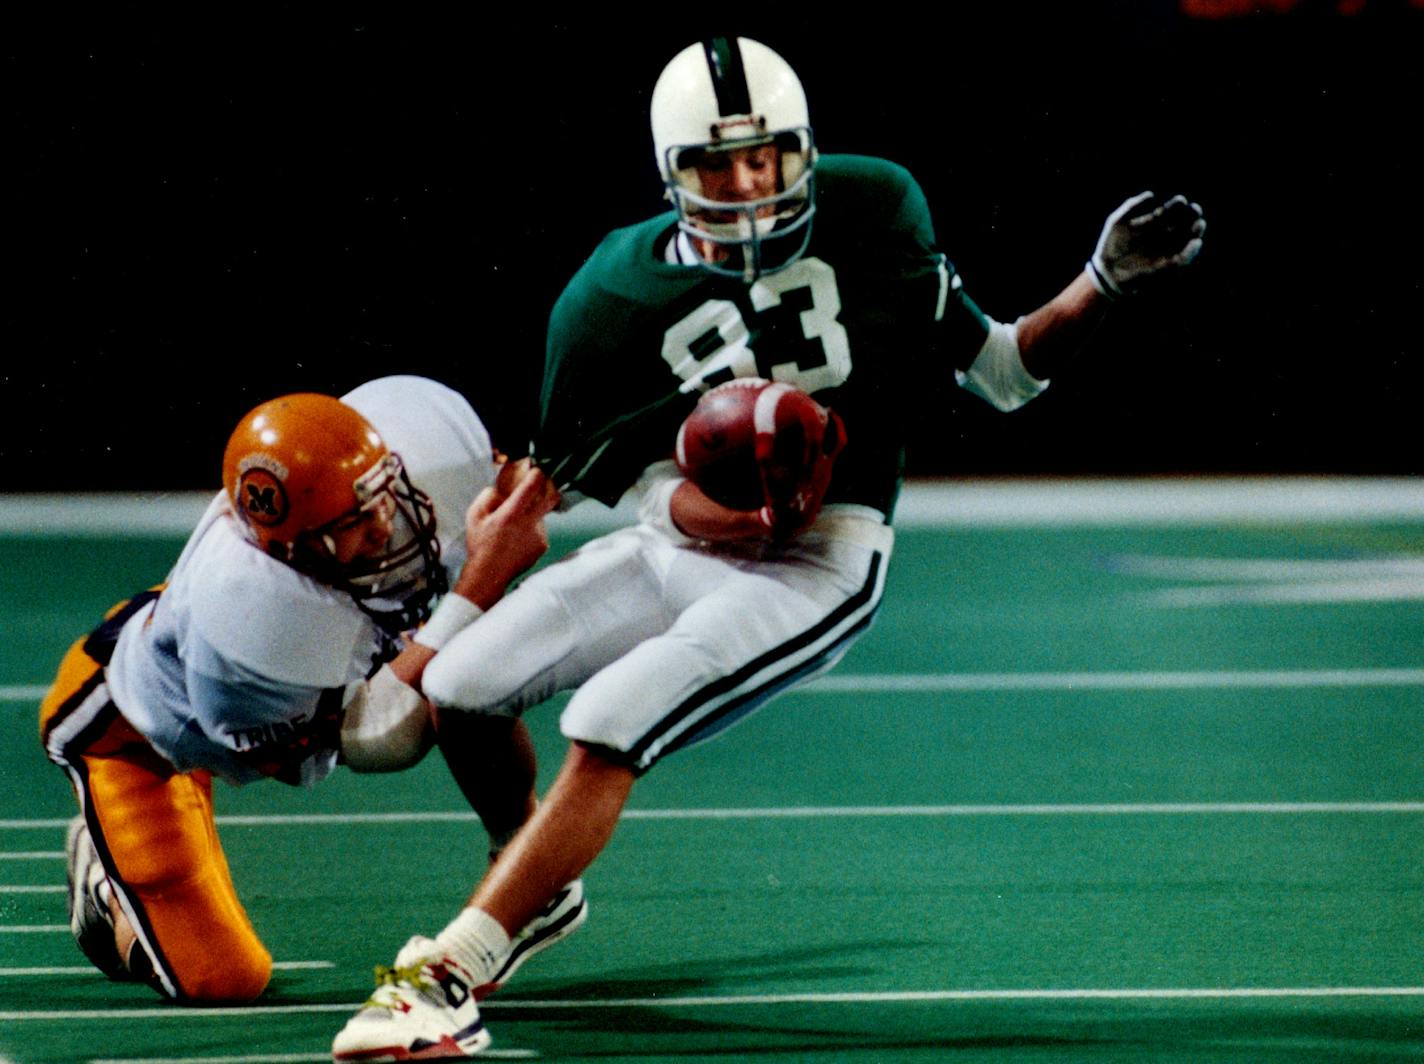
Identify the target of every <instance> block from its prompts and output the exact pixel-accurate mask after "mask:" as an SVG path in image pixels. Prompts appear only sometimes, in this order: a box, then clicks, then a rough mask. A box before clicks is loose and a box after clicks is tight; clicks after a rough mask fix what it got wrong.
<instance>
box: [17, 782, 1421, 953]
mask: <svg viewBox="0 0 1424 1064" xmlns="http://www.w3.org/2000/svg"><path fill="white" fill-rule="evenodd" d="M1340 813H1348V814H1359V815H1373V816H1379V815H1401V814H1404V815H1416V814H1419V813H1424V801H1395V802H1072V803H1029V804H1021V805H987V804H983V805H970V804H964V805H811V806H761V807H758V806H749V807H744V808H737V807H733V808H724V809H627V810H624V812H623V819H624V820H630V821H637V820H768V819H823V818H831V817H986V816H1211V815H1258V816H1320V815H1328V814H1340ZM477 819H478V818H477V817H476V816H475V814H474V813H470V812H403V813H401V812H393V813H287V814H276V813H274V814H261V815H237V816H220V817H218V818H217V822H218V823H219V824H221V825H226V826H235V827H300V826H314V827H320V826H332V827H343V826H348V825H354V824H448V823H471V822H474V821H476V820H477ZM68 823H69V821H68V820H65V819H61V818H54V819H41V820H0V830H5V829H12V830H27V829H33V828H54V829H59V828H63V827H64V826H65V825H67V824H68ZM0 930H4V929H3V928H0Z"/></svg>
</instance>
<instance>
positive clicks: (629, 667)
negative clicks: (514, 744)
mask: <svg viewBox="0 0 1424 1064" xmlns="http://www.w3.org/2000/svg"><path fill="white" fill-rule="evenodd" d="M893 542H894V534H893V532H892V530H891V529H890V527H889V526H888V525H885V524H883V523H881V522H879V521H876V520H872V519H869V518H866V517H862V516H859V515H841V514H834V513H825V514H822V516H821V518H820V519H819V520H818V521H817V523H816V525H815V526H814V527H813V528H812V529H811V530H810V531H808V532H807V533H804V534H803V535H802V536H801V537H799V538H798V539H797V540H796V541H795V542H793V543H791V544H789V545H786V546H784V547H778V548H770V547H765V546H756V547H747V548H742V549H728V548H718V549H713V548H711V547H708V546H703V545H694V546H680V545H677V544H674V543H672V542H670V541H669V540H668V539H667V538H666V537H665V536H663V535H662V534H661V533H659V532H657V531H656V530H654V529H653V528H652V527H650V526H648V525H636V526H633V527H631V528H624V529H620V530H619V531H617V532H614V533H611V534H610V535H606V536H603V537H601V538H599V539H596V540H593V541H592V542H590V543H588V544H587V545H586V546H584V547H583V548H581V549H580V550H578V551H576V552H575V553H573V554H571V555H570V556H569V557H567V558H565V559H563V560H561V561H558V562H556V563H554V564H553V565H550V566H548V567H547V568H545V569H543V570H541V571H540V572H537V573H535V574H534V575H533V576H531V577H529V579H527V580H526V581H525V582H524V583H523V584H522V585H521V586H519V587H518V588H517V589H516V590H514V591H513V592H511V593H510V594H509V595H507V596H506V597H505V598H504V599H503V600H501V601H500V602H499V603H498V604H496V605H495V606H494V607H493V608H492V609H491V610H490V611H489V612H488V613H486V614H485V615H484V616H482V617H481V618H480V619H479V620H477V621H476V622H475V623H474V624H473V625H471V626H470V627H469V628H467V629H465V630H464V631H463V632H461V633H460V634H459V635H458V636H456V637H455V638H454V639H452V640H451V641H450V642H449V643H448V644H446V646H445V647H444V648H443V649H442V650H441V651H440V653H439V654H438V655H437V656H436V657H435V660H434V661H432V662H431V664H430V665H429V667H428V668H427V669H426V671H425V675H424V678H423V680H422V687H423V688H424V690H425V693H426V696H427V697H428V698H429V699H430V700H431V701H432V702H433V703H435V704H436V705H438V706H441V707H444V708H458V709H465V710H469V711H471V712H476V713H488V714H499V715H518V714H521V713H523V712H524V710H525V709H527V708H528V707H529V706H532V705H536V704H538V703H540V702H543V701H544V700H545V699H547V698H549V697H550V696H552V695H553V694H555V693H556V692H558V691H565V690H570V689H572V688H578V692H577V693H576V694H575V695H574V697H573V699H572V700H571V701H570V702H569V704H568V707H567V708H566V709H565V710H564V714H563V717H562V718H561V720H560V724H561V727H562V729H563V733H564V735H566V736H567V737H568V738H570V739H574V740H578V741H580V742H584V743H589V744H592V745H594V746H597V747H600V748H602V749H603V750H604V752H605V753H606V754H608V755H609V756H611V757H613V758H614V759H615V760H617V761H619V762H620V763H623V764H627V765H628V766H629V767H631V768H633V769H634V770H635V771H637V772H639V773H641V772H645V771H646V770H647V769H648V768H649V767H651V766H652V764H653V763H654V762H655V761H657V760H658V759H659V758H660V757H662V756H664V755H666V754H668V753H671V752H672V751H674V750H679V749H681V748H683V747H686V746H690V745H692V744H693V743H696V742H700V741H701V740H703V739H706V738H709V737H710V736H712V735H715V734H716V733H718V732H720V731H721V730H723V729H724V728H727V727H728V726H730V725H731V724H734V723H735V722H736V721H738V720H740V719H741V718H742V717H744V716H746V715H747V714H748V713H750V712H751V711H753V710H755V709H757V708H759V707H760V706H761V705H762V704H763V703H765V702H766V701H767V700H768V699H770V698H772V697H773V696H775V695H777V694H779V693H781V692H782V691H784V690H786V689H787V688H788V687H790V686H792V685H793V684H795V683H798V682H800V681H801V680H804V679H807V678H808V677H811V676H814V675H816V674H817V673H820V672H824V671H825V670H826V669H829V668H830V667H831V666H832V665H834V664H835V663H836V662H837V661H839V660H840V658H841V656H842V655H843V654H845V652H846V651H847V650H848V649H849V648H850V645H851V644H852V643H853V642H854V641H855V639H856V638H857V637H858V636H859V635H860V634H861V633H862V632H864V631H865V630H866V629H867V628H868V627H869V626H870V623H871V621H872V620H873V618H874V616H875V612H876V609H877V608H878V607H879V605H880V598H881V595H882V593H883V591H884V587H885V571H886V566H887V564H888V562H889V560H890V552H891V548H892V545H893Z"/></svg>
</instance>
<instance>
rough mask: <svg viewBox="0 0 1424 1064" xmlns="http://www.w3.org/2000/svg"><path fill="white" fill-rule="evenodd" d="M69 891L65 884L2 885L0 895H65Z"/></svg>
mask: <svg viewBox="0 0 1424 1064" xmlns="http://www.w3.org/2000/svg"><path fill="white" fill-rule="evenodd" d="M68 889H69V888H68V887H66V886H65V885H64V884H63V883H35V884H28V883H26V884H18V883H0V894H63V893H65V891H67V890H68Z"/></svg>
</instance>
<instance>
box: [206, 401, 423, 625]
mask: <svg viewBox="0 0 1424 1064" xmlns="http://www.w3.org/2000/svg"><path fill="white" fill-rule="evenodd" d="M223 486H224V488H225V489H226V491H227V497H228V500H229V502H230V503H231V504H232V508H233V512H234V513H235V514H236V515H237V520H238V526H239V527H240V528H241V530H242V533H243V535H244V536H246V537H247V539H248V540H249V541H251V542H252V543H253V544H254V545H256V546H257V547H259V548H261V549H262V550H263V551H265V552H266V553H268V554H270V555H271V556H272V557H274V558H276V559H278V560H279V561H283V562H286V563H287V564H288V565H290V566H292V567H293V568H294V569H297V570H298V571H300V572H303V573H305V574H306V575H308V576H311V577H313V578H314V579H317V580H320V581H321V582H322V583H325V584H329V585H331V586H332V587H336V588H338V589H340V590H342V591H345V592H347V593H348V594H350V595H351V596H352V598H354V599H355V600H356V603H357V605H358V606H360V607H361V608H362V609H363V610H365V611H366V612H367V613H368V614H369V615H370V616H371V617H372V618H373V619H374V620H376V621H377V622H378V623H380V624H381V625H382V626H383V627H386V628H387V629H389V630H391V631H403V630H405V629H408V628H410V627H413V626H414V625H415V624H416V623H418V622H419V621H420V620H422V619H424V616H426V615H427V614H428V612H429V605H430V600H431V599H432V598H434V596H435V595H437V594H439V593H441V592H443V591H444V590H445V574H444V570H443V569H442V568H441V567H440V564H439V562H440V543H439V540H438V539H436V535H435V511H434V507H433V506H432V505H431V503H430V499H429V497H428V496H426V495H425V494H424V493H423V492H421V491H420V490H419V489H417V488H416V487H415V486H414V485H413V484H411V482H410V478H409V476H408V475H407V474H406V471H405V468H404V466H403V465H402V464H401V460H400V456H399V455H396V454H393V453H392V452H391V451H390V449H389V448H388V447H387V446H386V443H385V440H383V439H382V438H381V434H380V433H379V432H377V431H376V428H375V426H374V425H372V424H371V423H370V422H369V421H367V420H366V419H365V418H364V417H362V416H361V414H359V413H358V412H357V411H355V410H354V409H352V408H351V407H349V406H347V405H346V404H345V403H343V402H341V401H340V400H339V399H334V398H332V397H331V396H329V395H319V394H315V393H309V392H303V393H298V394H294V395H284V396H281V397H279V398H277V399H272V400H269V401H268V402H265V403H262V404H261V405H259V406H257V407H256V408H255V409H253V410H251V411H250V412H248V414H247V415H246V416H245V417H244V418H243V419H242V420H241V421H240V422H238V425H237V428H236V429H235V430H234V431H233V433H232V436H231V437H230V438H229V439H228V443H227V449H226V450H225V451H224V453H223ZM376 508H387V509H389V511H390V512H391V514H392V515H393V519H392V534H391V536H390V539H389V540H388V541H387V543H386V546H385V548H384V549H383V550H381V551H379V552H377V553H375V554H370V555H362V556H360V557H357V558H355V559H353V560H351V561H349V562H346V563H344V564H343V563H340V562H338V561H337V560H336V558H335V557H334V555H333V541H332V538H331V535H332V532H333V531H334V530H335V528H336V527H337V526H338V525H339V524H340V523H341V522H343V521H345V520H348V519H350V518H352V517H355V516H359V515H360V514H362V513H365V512H368V511H371V510H374V509H376Z"/></svg>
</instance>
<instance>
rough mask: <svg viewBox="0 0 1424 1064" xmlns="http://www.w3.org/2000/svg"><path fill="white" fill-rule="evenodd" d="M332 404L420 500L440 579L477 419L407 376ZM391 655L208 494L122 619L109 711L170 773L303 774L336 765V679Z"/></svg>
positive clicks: (486, 469) (308, 777)
mask: <svg viewBox="0 0 1424 1064" xmlns="http://www.w3.org/2000/svg"><path fill="white" fill-rule="evenodd" d="M342 401H343V402H345V403H347V404H348V405H349V406H351V407H353V408H355V409H356V410H358V411H360V413H361V414H362V415H364V416H365V417H366V419H367V420H368V421H370V422H371V424H372V425H374V426H375V427H376V429H377V431H379V432H380V433H381V435H382V437H383V438H384V439H385V441H386V444H387V446H388V447H389V448H390V449H391V450H392V451H393V452H395V453H396V454H398V455H400V457H401V460H402V462H403V463H404V465H405V468H406V471H407V473H408V474H409V476H410V479H411V482H412V483H413V484H414V485H415V486H416V487H417V488H419V489H420V490H421V491H423V492H424V493H425V494H426V495H427V496H429V498H430V500H431V502H432V504H433V505H434V508H435V520H436V535H437V538H438V539H439V541H440V558H441V563H442V565H443V566H444V567H445V569H446V570H447V573H448V574H449V577H450V579H451V580H453V579H454V576H455V575H456V574H457V573H458V571H459V567H460V565H461V564H462V563H463V562H464V558H465V539H464V516H465V511H466V509H468V507H469V505H470V503H471V502H472V501H473V500H474V498H475V496H476V495H477V494H479V492H480V491H481V490H483V489H484V488H485V487H488V486H489V485H491V484H492V483H493V482H494V475H495V470H496V467H495V465H494V460H493V451H492V448H491V445H490V440H489V434H488V432H487V431H486V430H485V427H484V425H483V424H482V423H481V422H480V420H479V418H478V417H477V416H476V414H475V412H474V411H473V410H472V409H471V408H470V405H469V403H468V402H466V401H465V399H464V397H463V396H461V395H460V394H459V393H457V392H454V391H452V390H451V389H449V388H447V387H445V386H444V385H442V384H438V383H437V382H435V381H431V380H427V379H425V378H420V377H386V378H381V379H379V380H375V381H371V382H369V383H367V384H363V385H362V386H361V387H359V388H357V389H355V390H354V391H352V392H350V393H349V394H347V395H345V396H342ZM394 651H395V647H394V646H393V644H392V641H391V640H390V638H389V637H387V636H386V635H384V634H383V633H382V632H381V630H380V629H379V628H378V627H377V626H376V624H375V623H374V622H373V621H372V620H371V618H370V617H368V616H367V615H366V614H365V613H363V612H362V611H361V610H360V609H359V608H358V607H357V605H356V603H355V602H354V601H353V600H352V599H351V597H350V596H349V595H347V594H345V593H344V592H342V591H339V590H337V589H335V588H332V587H329V586H327V585H325V584H322V583H320V582H318V581H316V580H313V579H311V578H310V577H307V576H304V575H303V574H301V573H299V572H297V571H296V570H295V569H293V568H291V567H290V566H288V565H286V564H284V563H282V562H280V561H277V560H276V559H274V558H271V557H269V556H268V555H267V554H265V553H264V552H263V551H262V550H260V549H259V548H257V547H255V546H254V545H253V544H252V543H250V542H249V541H248V540H247V539H246V538H244V536H243V534H242V532H241V530H240V528H239V526H238V524H237V519H236V518H235V517H234V515H233V514H232V511H231V509H230V508H229V506H228V504H227V501H226V498H225V496H223V495H221V494H219V496H218V497H217V498H215V499H214V500H213V502H212V504H211V505H210V506H209V507H208V509H207V511H206V513H205V514H204V515H203V518H202V520H201V521H200V522H199V523H198V526H197V528H196V529H195V530H194V532H193V534H192V536H191V537H190V538H189V540H188V543H187V546H186V547H185V548H184V549H183V553H182V554H181V556H180V557H179V559H178V562H177V564H176V565H175V566H174V567H173V570H172V572H171V573H170V574H169V576H168V580H167V584H166V586H165V588H164V590H163V593H162V595H160V596H159V598H158V599H157V600H156V602H155V603H153V604H152V605H150V606H148V607H146V608H145V609H143V610H141V611H139V612H138V613H137V614H136V615H135V616H134V617H133V618H132V619H131V620H130V621H129V622H128V623H127V624H126V625H125V626H124V630H123V632H122V633H121V635H120V637H119V641H118V645H117V646H116V647H115V651H114V656H113V659H112V660H111V661H110V663H109V666H108V670H107V678H108V684H109V690H110V694H111V696H112V697H113V699H114V702H115V704H116V705H117V706H118V707H119V710H120V711H121V712H122V713H123V715H124V716H125V717H126V718H127V719H128V720H129V722H130V723H131V724H133V725H134V727H135V728H137V729H138V730H139V731H140V732H142V733H143V735H144V736H145V737H146V738H147V739H148V741H149V743H150V744H151V745H152V746H153V747H154V749H155V750H157V751H158V753H160V754H161V755H163V756H164V757H165V758H166V759H168V760H169V761H170V762H172V764H173V765H174V766H175V767H176V768H178V769H179V770H181V771H188V770H192V769H206V770H208V771H211V772H213V773H214V774H216V775H219V776H222V777H223V778H225V779H227V780H229V781H231V782H234V783H244V782H248V781H250V780H253V779H258V778H262V777H265V776H276V777H277V778H279V779H282V780H284V781H285V782H289V783H303V784H310V783H314V782H315V781H316V780H318V779H320V778H322V777H323V776H325V775H327V774H328V773H329V772H330V771H331V770H332V768H333V766H334V765H335V763H336V755H337V744H338V741H339V738H338V736H339V728H340V712H341V705H342V701H343V699H342V693H343V689H344V687H345V686H346V685H347V684H349V683H352V682H354V681H358V680H361V679H363V678H365V677H366V676H368V675H369V674H370V673H371V672H372V671H373V669H374V668H375V667H376V666H377V665H378V664H379V663H380V662H381V661H382V660H384V659H386V658H388V657H389V656H391V655H392V654H393V653H394Z"/></svg>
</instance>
